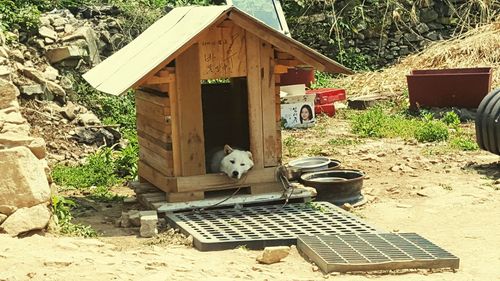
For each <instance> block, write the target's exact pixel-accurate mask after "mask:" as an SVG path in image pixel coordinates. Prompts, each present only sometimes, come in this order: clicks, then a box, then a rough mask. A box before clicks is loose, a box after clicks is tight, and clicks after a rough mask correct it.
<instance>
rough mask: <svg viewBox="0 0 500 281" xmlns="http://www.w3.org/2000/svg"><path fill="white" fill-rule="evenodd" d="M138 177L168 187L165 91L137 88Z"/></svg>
mask: <svg viewBox="0 0 500 281" xmlns="http://www.w3.org/2000/svg"><path fill="white" fill-rule="evenodd" d="M135 97H136V99H135V100H136V106H137V137H138V141H139V177H140V178H143V179H145V180H147V181H149V182H150V183H152V184H154V185H155V186H157V187H158V188H160V189H162V190H168V186H167V182H166V180H165V179H166V177H167V176H173V175H174V170H173V153H172V139H171V135H172V126H171V124H170V100H169V98H168V95H167V93H161V92H156V93H153V92H147V91H144V90H137V91H136V96H135Z"/></svg>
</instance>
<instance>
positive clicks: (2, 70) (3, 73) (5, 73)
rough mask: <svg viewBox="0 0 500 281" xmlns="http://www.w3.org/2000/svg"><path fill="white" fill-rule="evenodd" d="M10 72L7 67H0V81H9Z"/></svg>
mask: <svg viewBox="0 0 500 281" xmlns="http://www.w3.org/2000/svg"><path fill="white" fill-rule="evenodd" d="M11 73H12V70H11V69H10V67H9V66H7V65H0V79H5V80H10V74H11Z"/></svg>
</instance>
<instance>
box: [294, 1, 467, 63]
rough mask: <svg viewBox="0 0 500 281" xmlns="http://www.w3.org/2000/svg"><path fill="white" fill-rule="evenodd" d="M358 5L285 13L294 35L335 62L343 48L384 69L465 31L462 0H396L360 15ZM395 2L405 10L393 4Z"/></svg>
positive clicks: (322, 4)
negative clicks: (459, 16) (460, 17)
mask: <svg viewBox="0 0 500 281" xmlns="http://www.w3.org/2000/svg"><path fill="white" fill-rule="evenodd" d="M355 2H356V1H336V2H335V6H334V7H335V10H334V9H333V8H332V7H333V6H332V5H326V2H325V1H317V2H315V4H311V5H312V6H310V7H309V9H308V10H307V12H306V13H305V14H303V15H302V16H298V17H294V16H289V15H288V14H287V20H288V24H289V26H290V29H291V33H292V36H293V37H294V38H295V39H298V40H299V41H301V42H303V43H305V44H307V45H309V46H310V47H312V48H314V49H316V50H319V51H320V52H322V53H323V54H325V55H327V56H329V57H331V58H334V59H335V58H336V59H338V54H339V49H341V48H343V49H344V50H348V54H349V55H356V54H357V55H360V54H363V55H367V56H369V57H370V58H371V61H372V63H373V64H374V65H375V66H377V67H383V66H386V65H389V64H391V63H393V62H395V61H396V60H397V59H398V58H400V57H403V56H406V55H408V54H410V53H414V52H417V51H420V50H422V49H423V48H424V47H425V46H426V45H428V44H429V43H431V42H433V41H437V40H443V39H449V38H450V37H451V36H452V35H453V34H455V33H457V32H459V31H464V30H463V29H461V28H462V27H459V25H458V24H457V17H456V15H455V14H454V13H455V12H456V10H455V8H458V7H460V5H462V4H463V5H465V4H466V3H465V2H466V1H463V0H453V1H451V2H450V1H445V0H426V1H406V2H405V1H394V2H391V3H392V4H393V6H385V5H381V4H379V5H380V7H378V8H376V7H375V6H373V5H372V6H369V5H370V4H369V2H366V4H365V6H364V8H363V14H362V15H360V12H359V11H358V12H356V11H355V10H356V7H355V6H354V5H353V3H355ZM396 2H400V4H401V6H394V3H396ZM388 3H389V2H388ZM450 3H451V4H450ZM450 5H453V6H450ZM357 7H358V8H359V7H360V6H357ZM334 11H335V12H334ZM288 12H290V11H288ZM472 12H474V10H472ZM334 23H336V24H337V25H335V24H334ZM338 39H341V40H340V42H339V40H338ZM350 60H351V62H352V60H356V58H351V59H350Z"/></svg>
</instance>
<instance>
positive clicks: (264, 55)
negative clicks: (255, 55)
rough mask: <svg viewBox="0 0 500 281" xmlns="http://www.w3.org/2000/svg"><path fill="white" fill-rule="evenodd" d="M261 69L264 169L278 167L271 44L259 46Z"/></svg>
mask: <svg viewBox="0 0 500 281" xmlns="http://www.w3.org/2000/svg"><path fill="white" fill-rule="evenodd" d="M260 65H261V68H262V73H261V75H262V77H261V85H262V89H261V93H262V142H263V144H264V167H275V166H277V165H278V157H277V154H276V123H275V120H276V117H275V116H276V114H275V111H276V95H275V93H274V86H275V85H274V83H275V82H274V50H273V47H272V46H271V44H269V43H263V42H261V44H260Z"/></svg>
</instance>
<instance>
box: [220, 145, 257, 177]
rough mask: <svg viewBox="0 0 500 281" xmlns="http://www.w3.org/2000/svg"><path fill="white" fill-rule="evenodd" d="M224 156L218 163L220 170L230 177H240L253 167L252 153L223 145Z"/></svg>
mask: <svg viewBox="0 0 500 281" xmlns="http://www.w3.org/2000/svg"><path fill="white" fill-rule="evenodd" d="M224 154H225V156H224V158H222V161H221V163H220V170H221V172H223V173H225V174H226V175H228V176H229V177H230V178H234V179H240V178H241V176H242V175H243V174H245V173H246V172H247V171H248V170H250V169H251V168H252V167H253V159H252V153H251V152H250V151H243V150H238V149H232V148H231V147H230V146H229V145H225V146H224Z"/></svg>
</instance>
